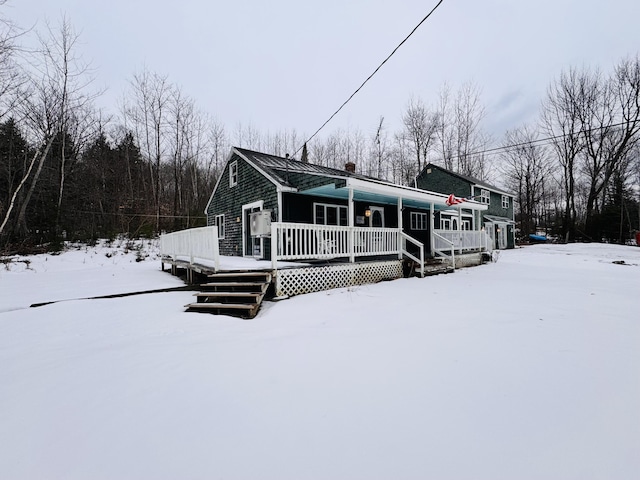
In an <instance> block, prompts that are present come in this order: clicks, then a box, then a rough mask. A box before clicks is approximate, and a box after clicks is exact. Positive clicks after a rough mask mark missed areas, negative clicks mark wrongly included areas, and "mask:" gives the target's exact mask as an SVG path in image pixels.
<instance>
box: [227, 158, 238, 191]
mask: <svg viewBox="0 0 640 480" xmlns="http://www.w3.org/2000/svg"><path fill="white" fill-rule="evenodd" d="M236 185H238V161H237V160H234V161H233V162H231V163H230V164H229V188H231V187H235V186H236Z"/></svg>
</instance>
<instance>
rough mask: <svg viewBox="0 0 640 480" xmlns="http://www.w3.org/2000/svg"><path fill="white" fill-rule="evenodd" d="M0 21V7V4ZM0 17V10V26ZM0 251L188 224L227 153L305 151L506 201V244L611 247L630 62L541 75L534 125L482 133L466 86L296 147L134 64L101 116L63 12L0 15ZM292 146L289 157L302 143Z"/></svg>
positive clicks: (630, 127) (289, 133)
mask: <svg viewBox="0 0 640 480" xmlns="http://www.w3.org/2000/svg"><path fill="white" fill-rule="evenodd" d="M4 3H5V1H3V0H0V7H2V6H3V5H4ZM0 12H2V10H1V9H0ZM0 17H1V15H0ZM0 29H1V33H0V249H3V250H5V251H17V250H26V249H29V248H33V247H35V246H37V245H43V244H48V245H50V246H51V245H56V244H59V243H60V242H61V241H62V240H64V239H83V240H88V239H95V238H100V237H111V236H114V235H116V234H120V233H126V234H128V235H131V236H138V235H155V234H157V233H158V232H161V231H164V230H174V229H180V228H186V227H189V226H198V225H203V224H204V222H205V218H204V214H203V210H204V208H205V205H206V202H207V201H208V198H209V196H210V195H211V192H212V191H213V188H214V186H215V183H216V181H217V179H218V176H219V175H220V173H221V168H222V167H223V165H224V162H225V160H226V156H227V155H228V152H229V151H230V147H231V145H236V146H240V147H244V148H249V149H254V150H259V151H263V152H267V153H271V154H274V155H280V156H285V155H286V154H288V153H292V154H296V155H297V157H298V158H300V157H301V155H305V156H306V158H307V159H308V161H310V162H312V163H317V164H320V165H325V166H329V167H334V168H344V164H345V163H346V162H353V163H355V164H356V165H357V169H358V171H359V173H363V174H366V175H370V176H373V177H377V178H380V179H384V180H389V181H392V182H394V183H399V184H404V185H413V183H414V181H415V177H416V176H417V175H418V174H419V173H420V171H421V170H422V168H423V167H424V165H425V164H426V163H427V162H434V163H436V164H440V165H442V166H444V167H445V168H448V169H450V170H453V171H456V172H459V173H462V174H465V175H470V176H473V177H477V178H478V179H481V180H485V181H488V182H490V183H494V184H496V185H498V186H503V187H504V188H508V189H510V190H512V191H513V192H514V194H515V195H516V199H517V204H516V208H517V220H518V227H519V231H520V234H521V235H522V236H525V237H526V235H527V234H528V233H534V232H538V231H545V232H547V233H550V234H556V235H558V236H560V237H561V238H563V239H566V240H576V239H580V238H583V239H590V240H602V239H607V240H612V241H624V240H625V239H627V238H628V237H629V235H630V234H631V232H632V231H633V230H634V229H638V215H639V214H638V194H639V192H638V191H637V190H636V191H634V190H633V186H634V185H635V186H636V188H637V185H638V184H640V166H639V155H638V151H639V147H638V145H639V144H638V140H639V130H640V113H639V112H640V106H639V104H640V100H639V98H640V96H639V92H638V90H639V88H640V65H639V61H638V57H635V58H632V59H625V60H623V61H621V62H620V63H619V65H618V66H617V67H616V68H615V69H614V72H613V73H612V74H610V75H604V74H603V73H601V72H599V71H597V70H588V69H584V70H581V71H578V70H575V69H569V70H568V71H566V72H564V73H562V74H561V75H560V77H559V78H558V79H556V80H554V81H553V82H552V83H551V84H550V86H549V89H548V92H547V96H546V98H545V99H544V100H543V102H542V108H541V113H540V120H539V121H538V122H536V123H535V124H531V125H524V126H521V127H518V128H514V129H513V130H510V131H508V132H506V134H505V135H504V138H503V139H502V147H501V148H498V149H495V148H494V149H489V146H490V145H491V144H495V143H496V142H495V139H494V138H492V137H491V136H490V135H489V134H488V133H487V132H486V129H485V125H484V123H485V120H486V109H485V107H484V105H483V103H482V96H481V91H480V89H479V88H478V87H477V86H476V85H474V84H473V83H467V84H464V85H463V86H461V87H460V88H458V89H453V88H451V87H449V86H447V85H444V86H443V87H442V88H441V90H440V91H439V92H438V94H437V97H436V99H435V101H434V102H433V104H430V105H429V104H426V103H425V102H424V101H423V100H422V99H421V98H419V97H415V96H414V97H412V98H410V99H409V101H408V102H407V104H406V105H405V106H404V108H403V109H402V108H401V109H402V110H403V111H402V127H401V128H400V129H399V130H397V131H390V129H389V128H388V127H387V125H386V124H385V119H384V118H382V117H380V118H379V119H377V120H376V121H375V128H374V129H373V131H372V132H371V133H369V134H364V133H362V131H360V130H358V129H353V130H346V131H345V130H341V129H338V130H334V131H332V132H329V133H327V134H325V136H324V137H318V138H316V139H314V141H313V142H311V143H310V144H309V145H306V144H305V143H304V142H305V138H306V136H305V135H303V134H300V133H298V132H297V131H296V130H295V129H291V130H285V131H277V132H260V131H258V130H257V129H255V128H253V127H252V126H250V125H249V126H247V125H242V124H239V125H236V126H235V127H234V128H231V129H229V128H227V127H226V126H225V125H224V124H223V123H222V122H220V121H218V120H217V119H216V118H215V117H213V116H212V115H210V114H209V113H207V112H204V111H202V110H201V109H200V108H198V105H197V102H196V101H195V100H194V99H193V98H190V97H189V96H188V95H187V94H186V93H185V92H184V91H183V90H182V89H181V88H180V87H178V86H177V85H175V84H174V83H172V82H171V81H170V79H169V78H168V77H167V76H164V75H160V74H157V73H154V72H151V71H149V70H147V69H143V70H142V71H140V72H137V73H135V74H133V75H132V77H131V78H130V81H129V87H128V88H127V91H125V92H123V95H122V100H121V101H120V102H119V104H118V105H117V106H114V109H113V112H107V111H104V110H103V109H100V108H98V107H97V106H96V100H97V99H98V98H99V97H100V95H101V94H102V93H103V92H101V91H100V90H99V89H97V88H96V87H95V72H94V71H93V70H92V68H91V66H90V65H88V64H86V63H84V62H83V59H82V57H81V55H80V52H79V51H78V50H79V48H78V45H79V36H78V34H77V33H76V31H75V30H74V28H73V26H72V25H71V23H70V22H69V20H68V19H67V18H66V17H63V18H62V19H61V20H60V22H59V23H57V24H55V25H47V26H46V27H45V28H44V29H43V30H41V31H39V32H37V33H36V35H37V42H38V45H39V47H38V48H35V49H30V50H26V49H24V48H21V47H20V43H21V39H22V38H24V36H25V35H33V34H34V32H24V31H22V30H20V29H19V28H18V27H17V26H15V25H13V24H12V23H11V21H10V20H7V19H6V18H2V19H0ZM303 144H304V147H305V148H304V150H303V153H302V154H300V151H301V150H302V145H303Z"/></svg>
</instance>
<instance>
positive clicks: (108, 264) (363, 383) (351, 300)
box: [0, 244, 640, 480]
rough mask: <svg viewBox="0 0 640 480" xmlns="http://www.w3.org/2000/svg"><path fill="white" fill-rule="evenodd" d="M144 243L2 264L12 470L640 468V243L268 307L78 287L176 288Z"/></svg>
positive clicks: (67, 474)
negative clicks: (250, 313) (238, 310)
mask: <svg viewBox="0 0 640 480" xmlns="http://www.w3.org/2000/svg"><path fill="white" fill-rule="evenodd" d="M106 253H110V255H109V256H107V255H106ZM136 256H138V257H140V254H139V253H137V252H136V251H130V252H129V253H127V254H125V253H122V252H121V251H119V250H117V249H115V248H113V247H112V249H111V250H109V248H107V247H105V246H101V247H91V248H84V249H79V250H75V251H70V252H66V253H63V254H61V255H58V256H50V255H39V256H34V257H30V259H29V260H31V262H30V264H29V268H26V267H27V265H26V264H24V263H18V264H16V263H14V264H13V265H11V266H10V267H8V268H7V267H3V266H2V265H0V478H7V479H15V480H21V479H34V478H39V479H40V478H41V479H65V480H68V479H327V478H330V479H378V478H379V479H414V478H415V479H474V480H477V479H492V480H497V479H541V478H544V479H581V480H582V479H604V478H606V479H633V478H638V472H640V409H639V408H638V406H639V405H640V323H639V320H640V248H637V247H622V246H614V245H595V244H583V245H536V246H531V247H526V248H522V249H517V250H512V251H505V252H502V253H501V255H500V258H499V260H498V262H497V263H494V264H489V265H484V266H481V267H476V268H469V269H463V270H459V271H457V272H456V273H455V274H453V275H443V276H437V277H430V278H425V279H418V278H411V279H403V280H396V281H393V282H384V283H380V284H377V285H367V286H362V287H357V288H350V289H340V290H332V291H327V292H319V293H315V294H310V295H304V296H299V297H295V298H292V299H289V300H286V301H281V302H278V303H269V302H267V303H266V304H265V305H264V306H263V309H262V311H261V313H260V314H259V315H258V317H257V318H256V319H254V320H252V321H243V320H239V319H235V318H230V317H224V316H212V315H207V314H198V313H185V312H184V310H183V308H182V307H183V305H184V304H186V303H188V302H189V301H190V300H191V292H172V293H156V294H147V295H140V296H132V297H125V298H117V299H102V300H73V299H76V298H82V297H88V296H97V295H104V294H108V293H117V292H125V291H136V290H150V289H155V288H167V287H172V286H179V285H181V282H180V281H179V280H178V279H176V278H174V277H172V276H171V275H169V274H168V273H163V272H161V271H160V263H159V260H157V259H154V255H153V254H151V255H149V257H148V258H147V259H146V260H145V261H141V262H136ZM143 256H144V255H143ZM617 261H624V264H619V263H613V262H617ZM62 299H64V300H66V301H63V302H59V303H54V304H51V305H47V306H43V307H39V308H28V306H29V305H30V304H32V303H36V302H46V301H51V300H62Z"/></svg>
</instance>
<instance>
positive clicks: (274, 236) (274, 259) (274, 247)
mask: <svg viewBox="0 0 640 480" xmlns="http://www.w3.org/2000/svg"><path fill="white" fill-rule="evenodd" d="M278 240H279V238H278V227H277V226H276V223H275V222H274V223H272V224H271V269H272V270H274V271H277V270H278Z"/></svg>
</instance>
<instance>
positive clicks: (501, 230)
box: [498, 223, 507, 250]
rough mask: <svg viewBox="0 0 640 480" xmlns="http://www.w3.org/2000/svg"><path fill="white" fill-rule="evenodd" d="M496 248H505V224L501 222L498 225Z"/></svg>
mask: <svg viewBox="0 0 640 480" xmlns="http://www.w3.org/2000/svg"><path fill="white" fill-rule="evenodd" d="M498 248H499V249H500V250H504V249H505V248H507V224H506V223H501V224H499V225H498Z"/></svg>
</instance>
